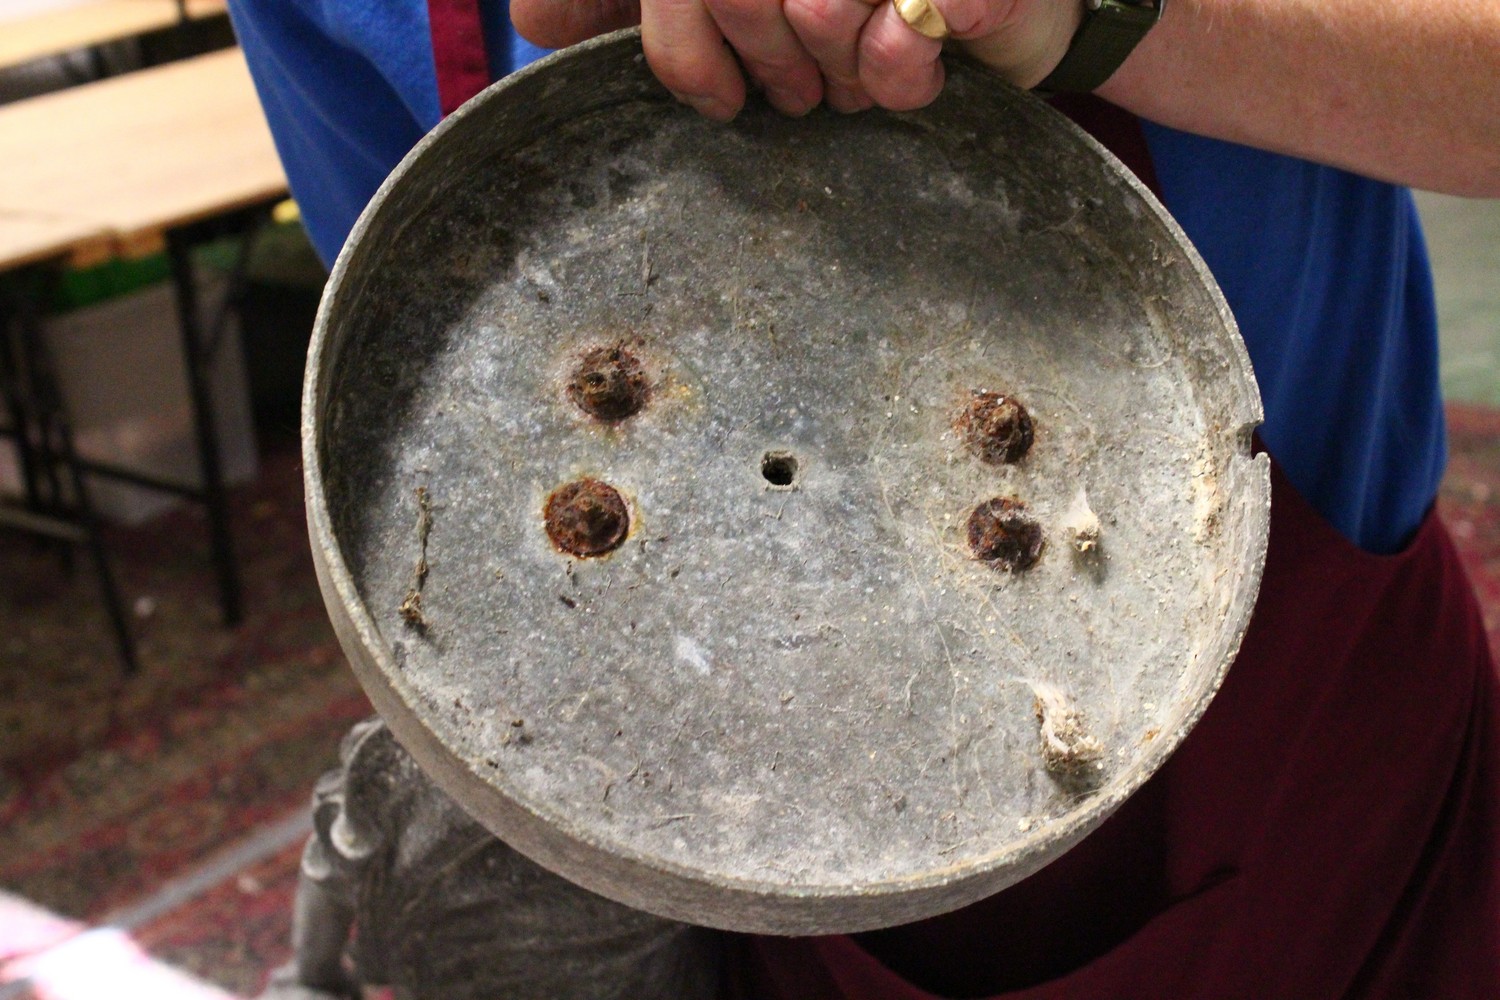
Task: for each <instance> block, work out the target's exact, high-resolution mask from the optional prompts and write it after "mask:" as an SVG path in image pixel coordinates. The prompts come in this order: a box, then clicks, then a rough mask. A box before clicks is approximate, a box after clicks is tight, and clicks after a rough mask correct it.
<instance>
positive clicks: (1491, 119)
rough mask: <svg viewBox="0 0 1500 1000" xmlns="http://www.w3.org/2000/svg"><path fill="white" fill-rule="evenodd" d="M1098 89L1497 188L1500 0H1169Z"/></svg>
mask: <svg viewBox="0 0 1500 1000" xmlns="http://www.w3.org/2000/svg"><path fill="white" fill-rule="evenodd" d="M1099 93H1100V95H1101V96H1103V97H1106V98H1108V99H1109V100H1111V101H1113V102H1115V103H1117V104H1119V105H1121V106H1123V107H1125V108H1128V109H1129V110H1131V111H1134V112H1136V113H1138V114H1140V115H1143V116H1145V117H1147V118H1150V119H1152V120H1153V121H1158V122H1161V123H1162V124H1165V125H1170V126H1173V127H1176V128H1180V129H1183V130H1184V131H1189V132H1196V133H1200V134H1203V135H1210V136H1213V137H1216V138H1221V139H1228V140H1231V141H1234V142H1240V143H1244V144H1247V145H1252V146H1258V147H1261V148H1266V149H1272V150H1275V151H1278V152H1284V153H1290V154H1292V155H1296V156H1300V157H1304V158H1306V159H1311V160H1316V161H1318V162H1322V163H1329V164H1333V165H1335V166H1340V167H1345V168H1348V169H1351V170H1354V171H1357V172H1359V173H1363V174H1367V175H1370V176H1374V177H1379V178H1382V179H1385V180H1390V181H1395V182H1398V183H1402V184H1409V185H1412V186H1414V187H1422V188H1430V189H1433V190H1438V191H1445V192H1448V193H1451V194H1464V195H1471V196H1481V197H1497V196H1500V2H1497V0H1444V2H1442V3H1434V2H1432V0H1171V2H1170V3H1168V5H1167V7H1166V10H1165V13H1164V15H1163V17H1162V21H1161V23H1160V24H1159V25H1157V27H1156V28H1155V29H1154V30H1153V31H1152V32H1151V34H1150V35H1148V36H1147V37H1146V39H1145V40H1144V41H1143V42H1142V43H1141V45H1140V47H1139V48H1137V50H1136V51H1135V53H1134V54H1132V56H1131V57H1130V58H1129V59H1128V60H1127V61H1126V62H1125V64H1124V65H1123V66H1122V67H1121V68H1120V70H1119V72H1117V73H1116V74H1115V75H1114V76H1113V77H1112V78H1111V79H1110V80H1109V82H1107V83H1106V84H1105V85H1104V86H1103V87H1102V88H1100V91H1099Z"/></svg>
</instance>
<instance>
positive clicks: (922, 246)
mask: <svg viewBox="0 0 1500 1000" xmlns="http://www.w3.org/2000/svg"><path fill="white" fill-rule="evenodd" d="M1011 402H1018V403H1019V404H1021V408H1024V417H1025V420H1024V424H1025V426H1024V427H1022V426H1021V422H1020V420H1019V417H1018V416H1017V413H1016V412H1015V411H1014V410H1013V409H1012V408H1011V407H1010V403H1011ZM305 404H306V408H305V411H304V434H305V443H306V444H305V446H306V457H307V474H308V480H307V482H308V499H309V518H310V523H311V527H312V534H313V539H314V543H315V544H314V547H315V554H316V556H317V559H318V565H319V571H320V576H321V579H322V582H323V585H324V589H325V594H326V596H327V598H328V603H329V607H330V611H331V614H332V616H333V618H334V621H335V625H336V626H337V628H338V630H339V633H340V636H341V639H342V640H343V643H344V646H345V649H346V650H347V652H348V653H349V655H350V657H351V660H352V661H353V663H354V665H355V668H356V670H357V672H358V673H359V675H360V678H361V680H362V682H363V683H364V685H365V687H366V689H367V690H368V691H369V692H370V695H371V697H372V699H373V700H374V702H375V704H376V707H377V708H378V709H379V710H380V711H381V713H382V714H383V715H384V716H385V718H386V719H387V720H388V722H389V724H390V726H391V728H392V729H393V731H394V732H395V733H396V734H397V736H398V737H400V739H401V740H402V742H403V743H404V744H405V745H406V746H407V747H408V748H409V749H410V750H411V751H412V752H413V754H414V755H415V756H416V757H417V759H418V760H419V761H421V762H422V764H423V766H424V767H425V768H426V769H427V770H428V771H429V772H430V773H431V774H432V775H433V776H434V778H435V779H436V780H437V781H438V782H439V783H440V784H441V785H443V786H444V787H445V788H446V789H447V791H448V792H449V793H450V794H452V795H453V796H454V797H455V798H456V799H457V800H458V801H459V802H461V803H462V804H463V805H464V807H465V808H467V809H468V810H469V811H470V812H472V813H473V814H474V815H475V816H476V817H477V818H478V819H480V820H481V821H482V822H484V823H485V824H486V825H488V826H489V827H490V828H491V829H493V830H494V831H495V832H496V833H498V834H500V835H501V836H502V837H504V838H506V839H507V840H508V841H510V842H511V843H513V844H514V845H515V846H516V847H517V848H519V849H520V850H521V851H523V852H524V853H526V854H528V855H529V856H531V857H532V858H534V859H535V860H537V861H539V862H541V863H542V864H544V865H546V866H547V867H549V868H552V869H553V870H555V871H557V872H559V873H561V874H563V875H565V876H567V877H568V878H570V879H572V880H574V881H576V882H578V883H579V884H581V885H583V886H585V887H587V888H590V889H593V890H594V891H597V892H599V893H602V894H604V895H606V896H610V897H612V898H614V899H618V900H620V901H623V902H626V903H628V904H630V905H633V906H637V907H640V908H643V909H646V910H650V911H652V912H655V913H659V914H662V915H665V916H670V917H674V918H677V919H683V920H688V921H693V922H697V923H704V924H710V925H714V926H721V927H731V928H735V929H745V930H767V931H773V932H785V933H797V932H815V931H828V930H853V929H859V928H867V927H873V926H879V925H885V924H892V923H898V922H902V921H905V920H910V919H914V918H917V917H920V916H924V915H928V914H931V913H934V912H938V911H941V910H946V909H950V908H953V907H956V906H959V905H962V904H964V903H966V902H969V901H972V900H974V899H976V898H979V897H982V896H984V895H986V894H988V893H990V892H993V891H996V890H998V889H999V888H1002V887H1003V886H1005V885H1008V884H1010V883H1012V882H1014V881H1016V880H1017V879H1019V878H1021V877H1023V876H1025V875H1026V874H1029V873H1030V872H1032V871H1034V870H1036V869H1037V868H1039V867H1040V866H1041V865H1043V864H1045V863H1046V862H1047V861H1048V860H1050V859H1051V858H1053V857H1056V856H1057V855H1058V854H1059V853H1061V852H1062V851H1063V850H1065V849H1066V848H1067V847H1068V846H1070V845H1071V844H1073V843H1075V842H1076V841H1077V840H1078V839H1080V838H1081V837H1082V836H1083V835H1084V834H1085V833H1087V831H1088V830H1090V829H1092V828H1093V827H1094V826H1095V825H1097V824H1098V823H1099V822H1100V821H1101V820H1102V819H1103V818H1104V816H1106V815H1107V814H1108V813H1109V811H1111V810H1112V809H1113V808H1114V807H1115V806H1117V805H1118V804H1119V802H1120V801H1122V800H1123V798H1124V797H1125V796H1127V795H1128V794H1129V793H1130V792H1132V791H1133V790H1134V789H1135V788H1136V787H1138V786H1139V785H1140V783H1141V782H1142V781H1144V780H1145V778H1146V777H1148V776H1149V774H1150V773H1151V772H1152V771H1154V770H1155V768H1156V767H1157V766H1159V765H1160V763H1161V762H1162V760H1163V759H1165V756H1166V755H1167V754H1168V753H1169V752H1170V751H1171V749H1172V748H1173V747H1175V746H1176V745H1177V743H1178V742H1179V741H1180V740H1181V738H1182V737H1183V736H1184V735H1185V734H1186V731H1187V730H1188V728H1189V727H1190V726H1191V724H1192V723H1193V722H1194V721H1196V719H1197V717H1198V716H1199V714H1200V713H1201V712H1202V710H1203V708H1204V707H1205V706H1206V704H1207V701H1208V699H1209V698H1210V697H1211V695H1212V692H1213V691H1214V689H1215V688H1216V687H1217V684H1218V682H1219V680H1220V678H1221V677H1222V672H1223V670H1224V669H1225V668H1226V666H1227V663H1228V661H1229V659H1230V658H1231V657H1232V655H1233V652H1234V651H1235V649H1236V648H1237V647H1238V643H1239V640H1240V637H1241V635H1242V633H1243V630H1244V627H1245V623H1246V621H1247V619H1248V616H1249V613H1250V610H1251V607H1252V605H1253V603H1254V597H1255V592H1256V588H1257V586H1258V582H1259V575H1260V566H1261V561H1262V559H1263V555H1264V546H1265V533H1266V523H1267V500H1268V486H1267V477H1266V470H1265V465H1264V462H1263V461H1257V460H1254V459H1252V458H1251V457H1250V454H1249V442H1250V433H1251V430H1252V429H1253V427H1254V426H1255V424H1256V423H1257V422H1258V420H1259V417H1260V409H1259V400H1258V397H1257V394H1256V390H1255V387H1254V383H1253V380H1252V377H1251V374H1250V367H1249V363H1248V359H1247V357H1246V355H1245V352H1244V350H1243V346H1242V344H1241V343H1240V342H1239V339H1238V336H1237V334H1236V333H1235V330H1234V327H1233V323H1232V320H1231V319H1230V317H1229V314H1228V310H1227V308H1226V307H1225V305H1224V303H1223V301H1222V299H1221V297H1220V296H1219V294H1218V292H1217V290H1216V289H1215V288H1214V287H1213V285H1212V282H1211V281H1210V280H1209V279H1208V277H1207V273H1206V271H1205V269H1204V268H1203V266H1202V264H1201V262H1200V261H1199V260H1198V258H1197V257H1196V255H1195V254H1193V252H1192V251H1191V249H1190V248H1188V247H1187V245H1186V241H1185V239H1184V238H1183V237H1182V235H1181V233H1180V232H1179V231H1178V230H1177V228H1176V226H1175V225H1174V224H1173V223H1172V222H1171V221H1170V220H1169V219H1168V218H1167V217H1166V216H1165V214H1164V213H1163V212H1162V211H1161V209H1160V208H1159V207H1158V206H1156V205H1155V203H1154V202H1153V201H1151V200H1150V198H1149V195H1147V194H1146V193H1145V192H1144V191H1143V190H1142V189H1141V188H1140V187H1139V185H1138V184H1137V183H1136V182H1135V181H1134V179H1133V178H1130V177H1129V176H1128V175H1127V174H1126V173H1125V172H1124V171H1123V170H1122V169H1121V168H1119V167H1118V165H1117V164H1115V163H1114V161H1113V160H1112V159H1110V158H1109V157H1108V156H1107V154H1104V153H1103V152H1102V150H1100V149H1099V148H1098V147H1097V146H1095V145H1094V144H1093V143H1092V142H1091V141H1090V140H1088V139H1087V138H1086V137H1084V136H1083V135H1082V134H1081V133H1080V132H1078V131H1077V130H1076V129H1074V128H1073V127H1072V126H1071V125H1069V124H1068V123H1066V122H1065V121H1064V120H1062V119H1061V118H1060V117H1059V116H1057V115H1055V114H1054V113H1052V112H1051V111H1050V110H1049V109H1047V108H1046V107H1044V106H1043V105H1041V104H1040V103H1039V102H1036V101H1034V100H1033V99H1031V98H1029V97H1026V96H1024V95H1020V94H1017V93H1015V92H1014V91H1011V90H1009V89H1008V88H1006V87H1004V86H1003V85H1001V84H998V83H996V82H994V81H992V80H991V79H990V78H989V77H988V76H986V75H984V74H983V73H982V72H980V71H978V70H974V69H972V68H969V67H967V66H964V65H960V64H953V65H952V66H951V67H950V83H949V85H948V87H947V89H946V90H945V92H944V95H943V97H942V98H940V99H939V101H938V102H937V103H936V104H934V105H933V106H932V107H931V108H929V109H927V110H925V111H922V112H919V113H915V114H901V115H896V114H883V113H868V114H862V115H855V116H848V117H840V116H836V115H832V114H823V113H815V114H813V115H811V116H809V117H808V118H807V119H804V120H799V121H794V120H788V119H784V118H781V117H778V116H776V115H775V114H773V113H771V112H770V111H769V110H767V109H766V108H765V107H763V106H760V105H752V106H751V107H750V108H749V109H747V111H746V112H745V113H744V114H742V115H741V116H740V118H739V119H738V120H737V121H736V122H735V123H734V124H733V125H731V126H729V127H723V126H719V125H714V124H712V123H708V122H705V121H702V120H700V119H699V118H697V117H696V116H694V115H693V114H692V113H691V112H689V111H686V110H685V109H682V108H680V107H679V106H678V105H676V104H675V103H674V102H673V101H671V99H670V98H669V97H668V96H667V95H666V94H665V93H664V92H663V91H662V90H661V89H660V88H659V87H658V86H657V85H656V84H655V83H654V82H653V81H652V80H651V78H650V75H649V73H648V71H647V68H646V67H645V65H644V62H643V61H642V60H641V58H640V55H639V43H638V41H637V40H636V38H635V37H634V36H632V35H628V34H627V35H624V36H615V37H611V38H609V39H605V40H601V41H600V42H598V43H594V44H591V45H587V46H583V47H580V48H578V49H575V50H573V51H570V52H568V53H566V54H565V55H563V56H560V57H557V58H554V59H552V60H548V61H546V62H545V63H543V64H540V65H538V66H537V67H535V68H534V69H532V70H529V71H526V72H524V73H522V74H519V75H517V76H516V77H513V78H511V80H510V81H508V82H507V83H505V84H502V85H500V86H498V87H497V88H493V89H492V90H491V91H489V92H488V93H487V95H486V96H485V97H483V98H481V99H480V100H479V101H477V102H475V103H474V104H472V105H470V106H469V107H468V108H466V109H465V110H464V111H463V112H461V113H460V114H458V115H456V116H454V117H453V118H451V119H450V120H449V121H448V122H446V123H445V124H444V126H442V127H441V128H440V129H439V130H438V131H437V132H435V133H434V134H433V135H432V136H430V137H429V138H428V139H427V140H426V141H424V143H423V144H422V146H420V147H419V148H418V150H417V151H416V152H415V153H414V154H413V156H411V157H409V158H408V160H407V161H406V163H405V164H404V165H403V167H402V168H401V169H400V170H398V172H397V173H396V174H395V175H394V176H393V178H392V180H391V181H390V182H388V183H387V185H386V187H385V188H384V189H383V190H382V193H381V195H380V196H379V197H378V198H377V199H376V203H375V205H374V206H373V207H372V209H371V210H370V211H369V212H367V214H366V216H365V217H364V219H363V220H362V221H361V223H360V225H359V227H358V228H357V229H356V231H355V234H354V236H353V237H352V238H351V241H350V245H349V247H348V248H347V249H346V251H345V252H344V254H343V256H342V257H341V258H340V260H339V262H338V265H337V266H336V268H335V271H334V275H333V279H332V281H331V284H330V289H329V292H328V294H327V296H326V298H325V302H324V307H323V312H322V315H321V317H320V322H319V327H318V330H317V334H316V338H315V343H314V348H313V353H312V356H311V363H310V375H309V381H308V386H307V394H306V400H305ZM986 435H991V437H994V436H996V435H998V438H997V439H994V440H988V443H987V438H986ZM1028 437H1029V438H1030V443H1029V446H1025V447H1022V445H1021V441H1022V439H1023V438H1028ZM583 483H592V484H595V485H592V486H578V485H570V484H583ZM596 487H598V488H596ZM605 490H608V491H610V492H612V493H614V494H615V495H616V496H617V497H618V498H619V500H620V501H622V502H623V507H624V512H625V513H624V516H623V517H622V516H621V513H620V510H619V507H618V506H617V505H616V504H615V503H614V501H611V500H609V499H608V494H607V493H606V492H604V491H605ZM559 491H561V494H560V493H559ZM559 495H561V496H562V497H563V499H557V498H558V497H559ZM1018 518H1024V519H1025V521H1026V522H1027V523H1028V524H1029V525H1030V527H1026V526H1024V525H1021V524H1020V522H1019V521H1018V520H1017V519H1018ZM1033 531H1034V532H1035V535H1033V533H1032V532H1033ZM1038 536H1039V537H1038ZM560 539H568V540H570V541H566V542H564V541H560ZM595 550H597V551H595ZM1007 566H1010V567H1013V568H1011V569H1006V568H1005V567H1007ZM1028 566H1029V568H1027V567H1028ZM413 595H415V596H416V598H417V604H416V609H415V613H413V608H412V598H413Z"/></svg>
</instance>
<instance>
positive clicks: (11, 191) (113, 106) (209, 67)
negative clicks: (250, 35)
mask: <svg viewBox="0 0 1500 1000" xmlns="http://www.w3.org/2000/svg"><path fill="white" fill-rule="evenodd" d="M0 163H3V164H4V165H5V167H4V182H3V183H0V217H5V216H7V215H11V216H18V217H21V216H24V217H31V218H44V219H54V220H73V221H74V222H75V223H77V224H79V225H81V226H84V227H87V226H92V227H94V228H95V229H96V230H102V231H104V232H107V233H108V234H109V236H110V239H111V241H112V243H113V250H114V252H115V253H117V254H119V255H122V256H142V255H144V254H148V253H153V252H155V251H157V250H159V249H160V248H161V247H162V245H163V242H164V236H165V232H166V230H168V229H171V228H173V227H175V226H181V225H185V224H187V223H191V222H196V221H199V220H201V219H206V218H211V217H213V216H215V215H221V214H224V213H226V212H230V211H233V210H235V209H237V208H243V207H246V206H249V205H253V204H257V203H259V202H263V201H267V200H270V199H273V198H276V197H278V196H280V195H284V194H285V193H286V178H285V175H284V174H283V173H282V170H281V162H280V160H278V159H277V156H276V149H275V147H274V146H273V145H272V142H271V134H270V131H269V129H268V128H267V127H266V123H265V118H264V117H263V116H262V114H261V109H260V103H259V102H258V101H257V99H256V96H255V89H254V87H253V86H252V84H251V81H250V73H249V70H248V69H247V68H246V66H245V59H244V56H243V55H241V53H240V52H239V50H238V49H226V50H224V51H221V52H214V53H211V54H209V55H205V56H197V57H195V58H193V59H185V60H183V61H181V62H175V63H169V64H167V65H164V66H158V67H155V68H153V69H147V70H141V71H139V72H136V73H129V74H126V75H124V76H118V77H113V78H111V79H108V80H101V81H99V82H97V83H89V84H84V85H83V86H80V87H73V88H71V89H68V90H63V91H59V92H57V93H54V94H46V95H44V96H42V97H33V98H29V99H27V100H24V101H18V102H16V103H14V104H8V105H5V106H3V107H0ZM0 262H3V258H0Z"/></svg>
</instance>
